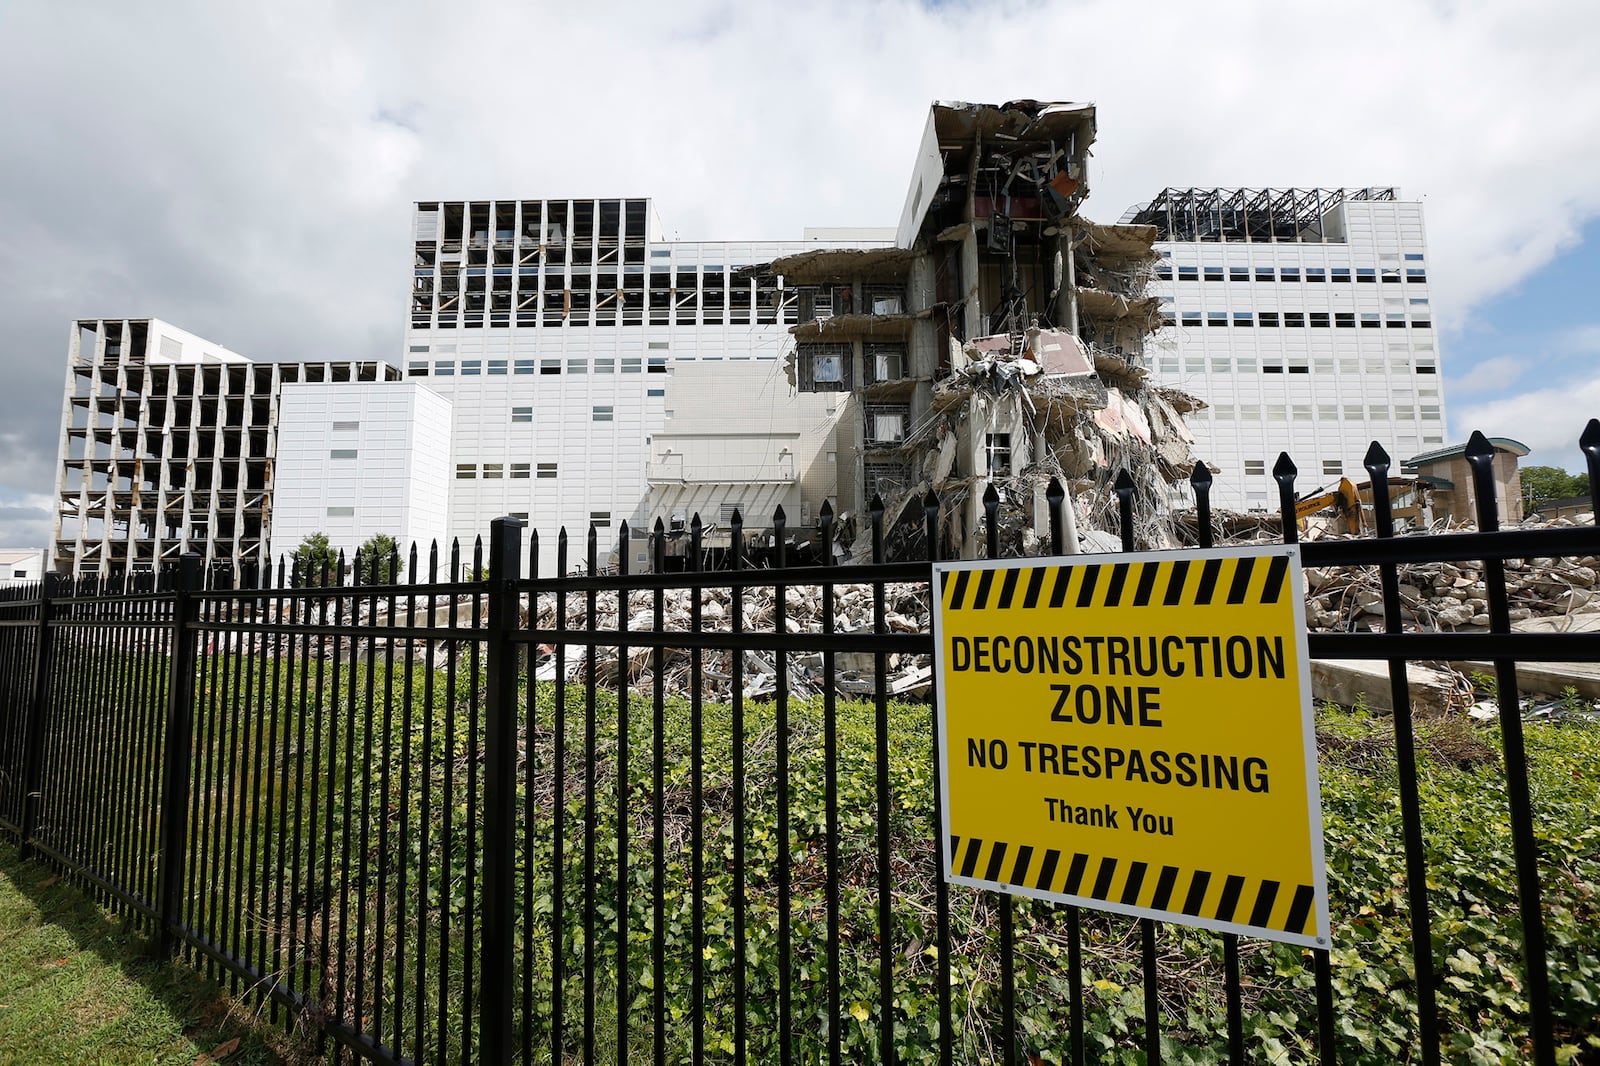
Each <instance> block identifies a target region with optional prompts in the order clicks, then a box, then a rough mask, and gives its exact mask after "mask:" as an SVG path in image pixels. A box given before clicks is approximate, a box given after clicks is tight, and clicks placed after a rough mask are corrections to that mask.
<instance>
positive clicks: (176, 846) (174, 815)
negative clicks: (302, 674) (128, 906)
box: [156, 553, 200, 955]
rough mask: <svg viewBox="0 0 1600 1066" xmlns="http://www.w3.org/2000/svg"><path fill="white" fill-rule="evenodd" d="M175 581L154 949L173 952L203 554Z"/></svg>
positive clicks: (192, 557) (184, 563) (184, 844)
mask: <svg viewBox="0 0 1600 1066" xmlns="http://www.w3.org/2000/svg"><path fill="white" fill-rule="evenodd" d="M176 576H177V581H176V583H175V585H174V586H173V606H172V664H171V666H169V667H168V676H167V715H166V719H167V720H166V728H165V731H164V737H163V741H162V743H163V749H162V755H163V763H162V771H161V857H160V859H159V863H160V870H161V875H160V876H161V882H160V886H161V887H160V890H159V895H158V896H157V902H156V950H157V951H158V953H160V954H161V955H170V954H171V953H172V949H173V947H174V946H175V945H176V943H177V942H178V936H177V934H178V921H179V916H180V915H181V914H182V912H183V910H182V908H183V873H184V865H185V864H184V859H185V857H186V854H187V851H188V822H187V821H186V820H185V819H186V817H187V815H188V811H189V772H190V751H191V749H192V747H193V745H194V673H195V658H196V655H197V653H198V649H199V643H200V635H199V634H198V633H197V632H195V630H194V623H195V621H196V620H197V617H198V615H197V610H198V606H199V601H198V598H197V595H196V594H197V593H198V592H199V591H200V556H198V555H196V554H193V553H190V554H188V555H185V556H184V557H183V559H182V560H181V561H180V562H179V570H178V573H177V575H176Z"/></svg>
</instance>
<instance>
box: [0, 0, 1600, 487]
mask: <svg viewBox="0 0 1600 1066" xmlns="http://www.w3.org/2000/svg"><path fill="white" fill-rule="evenodd" d="M439 10H440V9H439V8H438V7H437V6H436V5H433V6H430V5H425V4H420V3H393V2H389V0H385V2H383V3H377V2H366V3H351V4H345V5H329V4H322V3H316V2H313V0H282V2H280V3H273V4H258V5H249V6H236V5H218V4H211V3H205V2H203V0H190V2H187V3H180V2H175V3H172V4H165V5H156V6H152V5H129V4H122V3H113V2H111V0H103V2H100V3H81V4H57V3H52V2H49V0H14V2H12V3H9V4H5V5H0V96H3V97H4V98H5V99H8V100H14V101H25V102H26V104H25V106H23V105H21V104H19V106H15V107H11V108H7V109H5V111H4V113H0V144H4V145H6V165H5V166H4V167H0V214H3V215H4V217H6V218H7V219H8V220H9V223H8V225H9V228H8V232H7V238H6V240H5V242H3V243H0V321H4V322H5V323H6V331H5V334H4V336H3V337H0V365H3V366H4V367H5V368H6V370H7V375H8V388H7V389H6V390H5V391H4V392H3V393H0V425H6V426H7V427H9V428H12V429H15V430H16V431H17V432H18V433H20V434H21V435H22V439H23V443H22V444H21V445H20V446H19V449H20V450H19V453H18V456H17V462H16V463H14V464H12V465H13V466H14V467H16V468H18V469H20V470H21V473H20V474H19V476H18V480H15V481H11V482H6V481H4V480H0V485H4V484H7V483H9V484H12V485H14V486H16V487H25V488H28V489H30V490H34V491H42V490H46V489H47V488H48V485H49V482H50V478H51V474H52V469H53V458H54V450H55V444H56V431H57V425H56V419H57V417H58V413H59V410H60V406H59V405H60V390H61V381H62V374H61V362H60V361H61V359H62V356H63V354H64V343H63V342H64V341H65V338H66V333H67V325H68V323H69V322H70V321H71V319H73V318H75V317H93V316H100V315H132V316H147V315H154V316H160V317H165V318H168V319H170V320H172V321H174V322H175V323H177V324H179V325H181V326H183V327H185V328H187V329H191V330H194V331H195V332H197V333H200V334H201V335H203V336H207V337H210V338H212V339H214V340H216V341H218V342H219V343H222V344H226V345H228V346H229V347H231V348H234V349H235V350H238V351H240V352H243V353H245V354H248V355H251V356H254V357H258V358H284V359H288V358H304V357H322V356H330V355H337V356H341V357H343V356H352V357H356V356H359V357H368V358H396V357H397V356H398V354H399V353H398V349H399V343H400V336H401V329H402V316H403V313H404V301H405V298H406V295H405V293H406V286H407V278H406V268H405V263H406V259H407V255H406V244H407V239H408V232H407V228H408V221H409V202H410V201H411V200H413V199H418V198H430V197H470V196H494V195H511V196H528V197H543V196H561V195H578V196H592V195H600V196H611V195H645V196H652V197H654V198H655V199H656V201H657V209H658V212H659V214H660V216H661V218H662V220H663V222H664V223H665V225H666V227H667V229H668V231H669V232H677V233H679V234H681V235H682V236H683V237H684V238H685V239H726V240H738V239H746V238H748V239H760V238H768V239H770V238H774V237H796V236H798V235H799V233H800V230H801V228H802V227H803V226H805V225H808V224H811V225H827V224H856V225H860V224H868V225H871V224H879V225H892V224H893V223H894V221H895V219H896V218H897V217H898V213H899V206H900V202H901V200H902V198H903V197H904V195H905V191H906V182H907V178H908V175H909V173H910V167H911V162H912V156H913V152H914V150H915V147H916V143H917V139H918V137H919V136H920V133H921V130H922V125H923V121H924V118H925V115H926V108H927V105H928V103H929V101H930V100H932V99H935V98H939V99H952V98H954V99H967V100H985V101H1003V100H1007V99H1012V98H1016V97H1023V96H1027V97H1035V98H1041V99H1080V100H1081V99H1090V100H1095V101H1096V102H1097V103H1098V105H1099V119H1100V139H1099V142H1098V144H1097V145H1096V149H1095V165H1094V168H1093V170H1092V171H1091V182H1092V188H1093V194H1092V196H1091V199H1090V203H1089V211H1090V213H1091V214H1092V215H1094V216H1096V217H1099V218H1102V219H1116V218H1117V217H1119V216H1120V215H1121V214H1122V212H1123V211H1124V210H1125V209H1126V208H1127V207H1128V206H1129V205H1131V204H1133V203H1135V202H1137V201H1140V200H1143V199H1146V198H1148V197H1149V196H1150V195H1152V194H1153V193H1154V192H1156V191H1157V190H1159V189H1160V188H1161V187H1163V186H1166V185H1182V186H1187V185H1278V186H1281V185H1311V184H1320V185H1338V184H1344V185H1367V184H1372V183H1375V182H1376V183H1392V184H1396V185H1399V186H1400V187H1401V189H1402V191H1403V192H1404V193H1405V194H1407V195H1410V196H1418V197H1422V198H1424V199H1425V202H1426V204H1427V220H1428V225H1429V242H1430V248H1431V256H1430V258H1431V263H1430V281H1431V282H1432V289H1433V293H1432V296H1433V301H1434V305H1435V309H1436V311H1437V316H1436V320H1437V321H1439V322H1441V323H1442V324H1444V325H1447V326H1448V325H1450V324H1452V323H1457V324H1458V323H1460V322H1461V321H1463V320H1464V318H1465V317H1466V316H1468V315H1469V314H1470V312H1471V310H1472V308H1473V307H1474V306H1475V305H1476V304H1478V303H1479V302H1481V301H1482V300H1484V299H1485V298H1487V297H1488V296H1491V295H1493V294H1494V293H1496V292H1499V291H1501V290H1503V289H1505V288H1506V287H1508V286H1510V285H1512V284H1514V283H1515V282H1516V281H1518V280H1519V279H1521V278H1522V277H1524V276H1526V275H1527V274H1528V273H1529V272H1531V271H1533V270H1534V269H1536V268H1537V267H1539V266H1540V265H1542V264H1543V263H1545V262H1546V261H1548V260H1549V259H1550V257H1551V256H1553V255H1554V254H1556V253H1557V252H1558V251H1559V250H1561V249H1562V248H1564V247H1567V246H1569V245H1570V244H1571V243H1572V242H1573V241H1575V240H1576V239H1577V238H1578V234H1579V232H1580V228H1581V226H1582V225H1583V223H1584V222H1585V221H1586V220H1587V219H1589V218H1591V217H1594V216H1595V215H1596V214H1597V213H1600V184H1597V183H1595V182H1593V181H1592V180H1591V177H1590V176H1591V175H1592V174H1593V173H1595V172H1596V171H1597V170H1600V136H1596V135H1595V131H1596V130H1600V65H1597V64H1594V63H1593V62H1592V57H1593V55H1594V54H1596V52H1597V51H1600V19H1595V18H1594V17H1593V14H1592V11H1591V6H1590V3H1589V0H1565V2H1563V0H1543V2H1540V0H1533V2H1530V3H1525V4H1519V5H1502V4H1497V3H1491V2H1487V0H1480V2H1461V3H1442V2H1440V3H1415V4H1395V3H1393V2H1392V0H1352V2H1350V3H1346V4H1344V5H1341V6H1340V7H1339V9H1338V11H1337V13H1336V14H1335V15H1333V16H1331V17H1330V15H1329V13H1328V11H1327V10H1326V9H1325V8H1321V7H1315V6H1310V5H1279V6H1277V7H1274V8H1273V10H1272V14H1271V17H1270V18H1266V17H1263V16H1262V10H1261V8H1260V6H1259V5H1258V4H1255V3H1249V2H1246V0H1223V2H1218V3H1212V4H1206V5H1195V4H1192V3H1179V2H1171V3H1155V4H1141V5H1136V6H1135V5H1128V4H1125V3H1122V2H1120V0H1084V2H1079V3H1074V4H1070V5H1069V4H1052V3H1042V2H1041V3H1023V2H1016V0H1010V2H1005V3H998V4H995V5H991V6H979V5H964V4H963V5H951V6H939V7H937V8H930V7H925V6H922V5H919V4H916V3H912V2H909V0H848V2H846V0H819V2H818V3H816V4H813V5H808V6H807V7H806V8H805V9H804V13H803V14H795V13H794V12H792V11H788V10H785V9H783V8H780V7H779V6H777V5H764V4H732V3H728V2H726V0H684V2H682V3H675V4H643V3H639V4H626V3H618V2H606V0H600V2H594V3H585V4H570V5H552V4H538V5H504V4H492V3H488V2H486V0H466V2H462V3H459V4H456V5H453V6H452V7H451V8H450V16H449V17H448V18H440V17H439V15H438V12H439ZM1377 27H1381V32H1374V30H1375V28H1377ZM1219 48H1220V49H1221V51H1219ZM1448 354H1449V353H1448V350H1446V353H1445V356H1446V361H1447V362H1448Z"/></svg>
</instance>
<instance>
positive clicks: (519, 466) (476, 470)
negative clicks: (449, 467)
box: [456, 463, 556, 481]
mask: <svg viewBox="0 0 1600 1066" xmlns="http://www.w3.org/2000/svg"><path fill="white" fill-rule="evenodd" d="M555 476H556V464H555V463H483V464H478V463H457V464H456V478H457V479H458V480H461V481H473V480H476V479H478V478H482V479H484V480H485V481H495V480H499V479H502V478H507V477H509V478H511V479H513V480H526V479H528V478H531V477H540V478H553V477H555Z"/></svg>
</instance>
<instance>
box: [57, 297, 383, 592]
mask: <svg viewBox="0 0 1600 1066" xmlns="http://www.w3.org/2000/svg"><path fill="white" fill-rule="evenodd" d="M398 377H399V371H398V370H397V369H396V368H394V367H392V366H389V365H388V364H386V363H376V362H310V363H255V362H251V361H250V360H249V359H247V358H245V357H244V356H242V355H239V354H238V353H236V352H231V351H229V350H228V349H226V348H224V347H222V346H221V345H219V344H214V343H212V342H211V341H208V340H205V339H204V338H202V337H197V336H195V335H194V334H192V333H188V332H186V331H184V330H181V329H178V328H177V327H176V326H173V325H171V324H169V323H167V322H163V321H161V320H160V319H154V318H150V319H90V320H83V321H79V322H76V323H74V324H73V328H72V333H71V337H70V339H69V341H68V346H67V376H66V388H65V389H64V390H63V401H62V411H61V439H60V447H59V453H58V454H59V456H60V461H59V463H58V465H57V470H56V495H55V498H56V501H57V502H56V522H55V534H54V536H53V538H52V540H51V567H52V569H53V570H54V571H56V572H57V573H94V572H109V571H130V570H148V569H153V568H155V567H156V566H157V565H159V564H162V563H166V562H170V561H172V560H175V559H176V558H178V557H179V556H180V555H182V554H184V553H185V552H191V551H192V552H197V553H199V554H200V555H202V556H203V557H204V558H205V561H206V564H207V565H215V564H225V565H230V566H240V567H245V568H250V567H260V566H261V565H262V564H264V563H266V562H267V560H268V558H269V556H268V554H267V552H268V547H267V530H268V526H269V523H270V521H271V516H272V493H273V484H274V473H275V472H274V461H275V458H276V454H277V453H276V433H277V423H278V395H279V389H280V386H281V385H283V384H284V383H285V382H295V381H314V382H323V381H325V382H361V381H370V382H376V381H385V380H395V379H397V378H398ZM258 572H259V571H258Z"/></svg>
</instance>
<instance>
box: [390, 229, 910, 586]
mask: <svg viewBox="0 0 1600 1066" xmlns="http://www.w3.org/2000/svg"><path fill="white" fill-rule="evenodd" d="M815 236H817V237H820V238H822V240H824V241H826V242H827V243H829V244H846V245H852V244H853V245H872V244H881V243H886V241H885V240H884V239H882V235H877V234H873V233H870V232H869V233H867V234H865V235H863V234H861V233H859V232H856V231H844V232H839V231H819V232H818V233H817V234H815ZM412 238H413V267H412V278H411V311H410V320H409V324H408V326H407V330H406V345H405V346H406V366H405V372H406V376H407V380H411V381H419V382H423V383H426V384H427V385H428V387H429V388H430V389H432V390H434V391H435V392H437V393H438V394H439V395H441V396H443V397H445V398H446V399H447V400H448V401H449V402H450V405H451V411H452V415H451V428H450V449H451V457H450V468H451V483H450V523H449V525H450V528H449V533H450V535H452V536H454V537H459V538H461V539H462V541H463V543H470V541H471V539H472V538H473V537H475V536H477V535H478V534H479V533H481V532H482V531H483V530H485V529H487V528H488V525H489V522H490V520H491V519H493V518H495V517H496V516H499V515H504V514H511V515H515V516H518V517H523V518H526V519H528V520H529V522H530V524H531V525H532V526H533V527H534V528H535V529H538V530H540V531H543V532H545V533H546V535H545V536H544V537H543V539H542V540H541V542H540V547H541V552H542V553H543V554H544V556H545V558H546V560H547V563H548V562H553V552H554V545H553V544H552V543H551V540H552V539H553V538H552V537H551V536H550V535H549V534H550V532H552V531H554V530H556V529H558V528H561V527H565V528H566V529H567V530H568V531H569V533H570V534H571V535H572V536H573V538H574V540H575V544H574V548H573V550H574V552H580V551H581V538H582V536H583V533H584V532H585V531H587V529H588V527H589V526H590V524H591V523H593V524H594V525H596V526H598V527H599V528H600V530H601V534H602V543H605V541H606V539H607V538H606V531H607V530H614V529H615V528H616V526H617V525H618V523H620V522H621V521H622V520H624V519H627V520H628V521H629V522H630V525H631V526H632V528H633V530H634V532H635V533H636V534H637V535H638V538H639V539H638V541H637V543H636V545H635V546H634V547H635V556H636V557H635V559H634V561H635V562H641V563H642V562H643V561H644V559H645V555H646V553H645V541H644V540H643V537H644V536H645V534H646V532H647V527H648V525H649V524H650V523H651V522H653V521H654V520H655V519H656V518H658V517H665V516H664V515H662V514H661V513H659V510H660V509H662V508H671V509H679V508H683V507H692V508H694V509H697V510H698V509H702V508H705V509H707V510H709V509H710V508H711V507H712V506H715V507H716V509H717V511H718V512H719V513H720V512H722V511H724V510H731V508H732V507H734V506H741V505H743V507H744V509H745V510H746V511H748V512H749V513H748V514H746V515H745V517H746V520H747V524H748V526H749V528H752V529H754V528H759V527H760V526H761V525H763V524H765V523H766V522H767V521H768V519H769V518H770V513H762V511H764V510H765V509H766V505H767V502H768V500H769V499H771V498H783V496H784V493H782V492H779V493H776V494H774V493H772V492H771V491H767V492H764V493H753V494H752V493H746V492H745V490H744V488H743V487H742V486H746V485H750V484H762V485H766V486H767V488H768V489H770V488H771V487H772V483H775V482H776V483H782V484H785V485H789V486H792V487H793V488H794V489H795V491H796V492H797V493H798V494H799V498H800V499H801V500H802V501H803V502H802V503H801V507H803V508H804V509H807V510H810V511H814V510H815V509H816V508H817V507H820V505H821V502H822V500H823V499H824V498H826V496H827V495H828V494H830V493H831V492H832V485H831V483H825V482H824V481H821V480H819V479H817V478H815V477H811V478H807V476H806V475H807V472H808V470H809V466H808V465H807V464H806V463H804V462H802V461H800V460H799V459H798V458H797V457H795V456H794V455H793V454H791V456H789V457H782V456H780V454H779V452H780V451H781V449H779V450H776V451H774V452H773V454H772V455H771V457H770V459H771V461H770V462H767V463H765V465H763V466H762V469H760V470H757V469H754V468H753V467H752V466H751V457H750V456H748V455H732V454H730V453H729V452H728V450H727V449H726V448H724V449H722V457H721V458H719V457H718V454H717V449H715V448H712V447H710V446H709V445H708V444H707V441H709V440H710V439H711V438H712V437H714V436H715V435H716V433H717V432H718V427H717V426H716V425H715V424H714V420H715V419H716V418H719V417H725V416H726V415H728V414H730V413H732V414H737V415H739V416H740V417H741V419H742V420H743V421H748V419H749V418H750V417H754V418H756V419H757V420H758V421H759V420H762V419H767V420H777V421H780V422H791V421H798V422H799V423H802V424H805V425H810V426H815V425H820V424H822V423H823V422H824V421H825V420H827V419H828V418H829V417H830V411H829V408H830V407H831V406H832V401H830V400H829V399H828V398H827V397H816V396H795V395H793V393H792V390H791V388H790V386H789V383H788V381H787V379H786V377H785V373H784V367H783V363H782V357H783V356H784V354H785V352H786V350H787V348H788V342H789V337H788V334H787V332H786V329H787V327H788V326H790V325H792V324H794V323H795V322H796V321H797V314H798V308H797V304H796V301H795V294H794V292H793V290H792V289H790V288H786V287H785V286H784V280H783V279H782V278H781V277H779V276H776V275H772V274H768V273H761V272H752V271H751V270H750V269H749V268H750V267H752V266H753V265H754V264H757V263H761V262H765V261H768V260H771V259H773V258H775V257H777V256H779V255H782V254H784V253H785V252H789V251H796V250H799V249H802V248H806V247H813V248H814V247H817V246H818V244H819V243H821V241H817V240H813V241H811V242H806V241H789V242H773V241H768V242H716V243H710V242H704V243H703V242H682V241H668V240H665V239H664V237H663V235H662V231H661V227H660V224H659V222H658V221H657V220H656V218H655V215H654V212H653V210H652V208H651V204H650V201H649V200H646V199H578V200H477V201H460V202H441V201H426V202H421V203H417V204H416V205H415V210H414V213H413V223H412ZM687 364H704V365H709V366H720V367H722V368H725V369H726V370H727V374H726V375H723V376H722V377H721V378H715V377H713V378H712V379H711V380H708V379H707V377H706V375H704V374H702V375H699V376H697V377H696V378H695V379H694V383H693V387H694V388H695V389H703V390H711V391H713V392H715V393H716V394H717V395H716V396H715V397H714V399H715V400H716V401H719V402H707V401H708V397H706V396H704V395H696V396H695V397H691V398H686V399H685V401H684V402H682V403H679V402H677V401H675V400H674V399H673V398H672V392H673V389H674V385H673V383H672V378H673V375H672V371H673V368H674V367H675V366H684V365H687ZM685 385H686V387H687V386H688V385H689V382H688V381H686V382H685ZM691 407H693V408H695V409H696V410H698V411H700V414H701V417H699V418H695V419H688V418H687V417H686V416H688V415H689V412H690V408H691ZM719 411H720V412H722V413H721V414H719V413H718V412H719ZM708 420H712V421H708ZM743 421H741V424H740V425H739V426H732V425H730V426H728V427H726V432H729V433H739V434H744V435H748V433H749V426H747V425H744V424H743ZM691 423H692V424H691ZM680 426H686V428H682V429H680V428H679V427H680ZM658 438H659V439H658ZM680 438H681V443H679V444H673V443H671V442H672V441H674V440H677V439H680ZM686 445H692V446H693V447H695V448H697V449H698V450H699V454H698V457H697V458H696V459H694V461H692V462H691V464H690V465H691V466H692V467H694V471H695V472H694V473H693V475H692V477H691V476H690V475H688V474H686V473H685V467H684V466H683V460H682V458H681V457H682V456H683V454H684V447H685V446H686ZM815 447H816V448H817V449H820V450H822V451H824V452H826V451H828V450H829V447H828V442H827V440H826V439H823V440H821V441H818V442H815ZM792 451H793V450H792V449H791V452H792ZM675 457H676V461H674V460H675ZM785 458H787V461H783V460H784V459H785ZM691 482H692V483H693V484H695V485H697V486H699V488H698V489H697V491H696V492H695V493H689V494H687V495H686V494H685V493H683V492H682V491H679V490H681V489H682V488H683V486H684V485H685V484H688V483H691ZM652 493H654V495H655V496H656V498H657V503H656V505H655V509H653V508H652V504H651V497H652ZM746 497H748V498H746ZM711 518H712V516H711V515H710V514H709V513H707V514H703V515H702V519H703V520H704V521H706V522H708V523H709V522H710V521H711ZM574 561H576V559H575V560H574Z"/></svg>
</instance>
